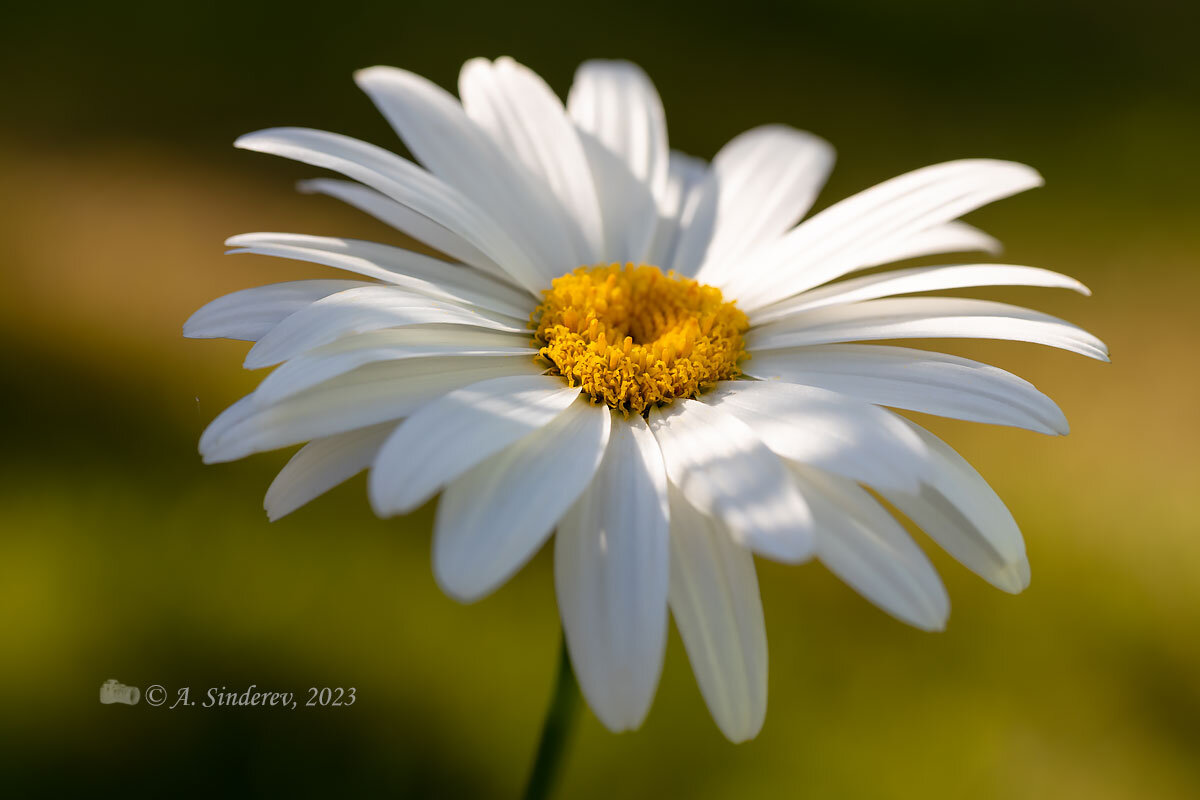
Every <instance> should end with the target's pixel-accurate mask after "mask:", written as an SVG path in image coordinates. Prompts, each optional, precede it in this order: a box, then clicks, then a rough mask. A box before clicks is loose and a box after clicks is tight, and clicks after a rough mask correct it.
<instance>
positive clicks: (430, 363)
mask: <svg viewBox="0 0 1200 800" xmlns="http://www.w3.org/2000/svg"><path fill="white" fill-rule="evenodd" d="M539 372H541V367H539V366H537V365H535V364H534V363H533V362H532V361H531V360H530V359H529V358H527V357H525V356H507V357H499V356H489V357H483V358H473V357H466V358H454V359H437V358H423V359H409V360H407V361H385V362H380V363H377V364H368V365H366V366H365V367H359V368H358V369H356V370H354V371H353V372H348V373H346V374H345V375H340V376H338V377H337V378H334V379H333V380H330V381H326V382H325V383H322V384H319V385H318V386H314V387H313V388H311V389H308V390H307V391H304V392H300V393H299V394H296V395H293V396H291V397H289V398H287V399H286V400H284V401H282V402H280V403H276V404H274V405H262V404H260V403H257V402H256V401H255V398H254V395H253V394H251V395H247V396H246V397H243V398H242V399H241V400H239V401H237V402H236V403H234V404H233V405H232V406H230V407H229V408H227V409H226V410H225V411H223V412H222V413H221V414H220V415H218V416H217V418H216V419H215V420H213V421H212V423H211V424H210V425H209V426H208V428H207V430H205V431H204V435H203V436H201V437H200V453H201V454H202V455H203V456H204V462H205V463H206V464H214V463H218V462H222V461H233V460H235V459H239V458H244V457H245V456H248V455H250V454H251V453H261V452H263V451H266V450H275V449H277V448H280V447H288V446H289V445H293V444H298V443H299V442H305V441H308V440H309V439H318V438H320V437H322V436H331V435H333V434H335V433H343V432H345V431H350V430H354V429H356V428H365V427H367V426H368V425H375V424H377V423H380V422H386V421H387V420H392V419H399V418H400V417H403V416H407V415H408V414H411V413H412V412H413V411H415V410H417V409H418V408H420V407H421V406H423V405H425V404H426V403H428V402H429V401H431V400H433V399H434V398H437V397H439V396H441V395H443V394H445V393H446V392H449V391H451V390H453V389H457V388H459V387H462V386H466V385H468V384H472V383H475V382H477V381H482V380H486V379H488V378H494V377H499V376H504V375H536V374H537V373H539Z"/></svg>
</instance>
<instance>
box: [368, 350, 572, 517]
mask: <svg viewBox="0 0 1200 800" xmlns="http://www.w3.org/2000/svg"><path fill="white" fill-rule="evenodd" d="M401 363H403V362H401ZM578 394H579V388H578V387H575V388H571V387H569V386H565V385H563V382H562V379H561V378H557V377H553V376H550V375H521V376H517V377H507V378H496V379H494V380H485V381H481V382H479V383H475V384H472V385H470V386H465V387H463V388H461V389H457V390H455V391H452V392H450V393H449V394H447V395H446V396H445V397H442V398H440V399H439V400H438V401H437V402H436V403H430V404H428V405H426V406H424V407H423V408H421V409H420V410H419V411H418V412H417V413H415V414H413V415H412V416H411V417H409V418H408V419H406V420H405V421H404V423H403V424H401V425H400V427H399V428H397V429H396V432H395V433H394V434H392V437H391V438H390V439H388V440H387V443H385V444H384V446H383V449H382V450H381V451H380V452H379V458H378V459H377V460H376V462H375V468H374V469H373V470H372V471H371V479H370V482H369V483H368V489H369V490H370V495H371V505H372V506H373V507H374V508H375V513H377V514H378V515H379V516H381V517H382V516H391V515H393V514H405V513H407V512H409V511H412V510H413V509H414V508H416V507H417V506H419V505H421V504H422V503H424V502H425V501H426V500H428V499H429V498H430V497H433V495H434V494H436V493H437V491H438V490H439V489H441V488H442V487H443V486H444V485H446V484H447V483H450V482H451V481H453V480H454V479H455V478H457V477H458V476H459V475H462V474H463V473H464V472H466V471H467V470H468V469H470V468H471V467H473V466H475V465H476V464H478V463H479V462H480V461H482V460H483V459H485V458H487V457H488V456H490V455H492V454H493V453H497V452H499V451H500V450H502V449H503V448H505V447H507V446H508V445H510V444H512V443H513V442H515V441H517V440H518V439H520V438H521V437H522V436H526V435H528V434H529V433H532V432H533V431H535V430H537V429H538V428H541V427H543V426H544V425H548V424H549V423H550V421H551V420H553V419H554V418H555V417H557V416H558V415H559V414H561V413H562V412H563V411H564V410H565V409H566V407H567V406H569V405H570V404H571V402H572V401H573V400H574V399H575V397H576V396H577V395H578ZM572 499H574V498H572Z"/></svg>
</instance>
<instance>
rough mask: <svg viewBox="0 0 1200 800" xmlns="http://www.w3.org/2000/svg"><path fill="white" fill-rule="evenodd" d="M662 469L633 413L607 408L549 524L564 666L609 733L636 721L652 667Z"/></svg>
mask: <svg viewBox="0 0 1200 800" xmlns="http://www.w3.org/2000/svg"><path fill="white" fill-rule="evenodd" d="M668 528H669V517H668V505H667V473H666V470H665V468H664V467H663V460H662V453H661V452H660V451H659V449H658V444H657V443H656V442H655V441H654V435H653V434H651V433H650V429H649V428H648V427H646V423H645V422H644V421H643V420H642V418H641V417H639V416H630V417H629V419H628V420H624V419H622V418H621V417H620V416H617V415H615V414H614V415H613V419H612V435H611V436H610V437H609V440H608V448H607V450H605V453H604V460H603V461H602V462H601V463H600V468H599V470H597V472H596V477H595V480H594V481H592V485H591V486H589V487H588V489H587V490H586V491H585V492H584V493H583V494H582V495H580V497H579V499H578V500H577V501H576V502H575V505H573V506H572V507H571V510H570V511H568V512H567V514H566V515H565V516H564V517H563V518H562V520H561V521H560V522H559V524H558V533H557V534H555V539H554V584H555V587H556V590H557V594H558V610H559V614H560V615H561V616H562V623H563V630H564V632H565V635H566V639H567V647H568V649H569V650H570V653H571V663H572V664H573V665H574V668H575V675H576V677H578V678H579V685H580V688H581V689H582V690H583V694H584V697H586V698H587V701H588V705H589V706H591V708H592V710H593V711H595V712H596V716H597V717H599V718H600V721H601V722H603V723H604V724H605V726H606V727H608V729H609V730H611V731H614V732H619V731H623V730H632V729H634V728H637V727H639V726H640V725H641V724H642V720H644V719H645V718H646V712H647V711H649V710H650V703H651V701H652V700H653V699H654V690H655V689H656V688H657V686H658V678H659V674H660V673H661V672H662V660H663V650H664V648H665V646H666V635H667V586H668V579H669V575H670V566H669V559H668V552H669V546H670V545H669V538H668Z"/></svg>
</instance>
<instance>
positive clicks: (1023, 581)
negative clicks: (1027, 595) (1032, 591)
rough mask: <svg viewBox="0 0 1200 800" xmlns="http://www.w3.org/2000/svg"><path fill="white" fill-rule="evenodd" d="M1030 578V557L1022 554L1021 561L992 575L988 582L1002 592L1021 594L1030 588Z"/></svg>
mask: <svg viewBox="0 0 1200 800" xmlns="http://www.w3.org/2000/svg"><path fill="white" fill-rule="evenodd" d="M1029 578H1030V572H1029V559H1027V558H1026V557H1025V556H1021V558H1020V560H1019V561H1015V562H1013V563H1012V564H1009V565H1008V566H1006V567H1004V568H1002V569H1000V570H997V571H996V572H994V573H993V574H992V575H990V576H989V580H988V582H989V583H991V584H992V585H993V586H995V587H996V588H997V589H999V590H1000V591H1002V592H1008V593H1009V594H1020V593H1021V592H1023V591H1025V590H1026V589H1028V588H1029Z"/></svg>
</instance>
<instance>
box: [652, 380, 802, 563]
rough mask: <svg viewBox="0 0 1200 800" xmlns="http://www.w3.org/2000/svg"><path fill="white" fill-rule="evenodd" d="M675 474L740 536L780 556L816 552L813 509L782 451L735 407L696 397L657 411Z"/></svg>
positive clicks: (798, 557) (701, 505)
mask: <svg viewBox="0 0 1200 800" xmlns="http://www.w3.org/2000/svg"><path fill="white" fill-rule="evenodd" d="M649 422H650V430H652V431H653V432H654V438H655V439H657V440H658V444H659V446H660V447H661V448H662V452H663V461H664V463H665V464H666V466H667V475H668V476H669V477H670V479H671V482H672V483H673V484H675V485H676V486H678V487H679V490H680V491H681V492H683V495H684V497H686V498H687V499H688V502H690V503H692V504H693V505H695V506H696V507H697V508H698V509H700V510H701V511H703V512H704V513H706V514H711V515H713V516H715V517H717V518H718V519H720V520H721V521H722V522H723V523H724V524H725V525H726V526H727V527H728V528H729V530H730V532H731V533H732V534H733V536H734V538H735V539H737V541H738V542H739V543H741V544H743V545H745V546H747V547H749V548H751V549H753V550H754V551H755V552H757V553H760V554H762V555H764V556H767V557H768V558H773V559H776V560H779V561H788V562H797V561H803V560H805V559H807V558H808V557H809V556H811V555H812V544H813V543H812V516H811V514H809V511H808V506H807V505H806V504H805V502H804V499H803V498H802V497H801V496H800V494H799V493H798V492H797V491H796V487H795V484H794V483H793V481H792V479H791V476H789V475H788V472H787V469H786V468H785V467H784V465H783V462H782V461H780V459H779V457H778V456H776V455H775V454H774V453H772V452H771V451H770V450H769V449H767V446H766V445H764V444H763V443H762V441H760V440H759V438H758V437H757V436H756V435H755V434H754V432H753V431H752V430H751V429H750V427H749V426H747V425H746V424H745V423H744V422H742V421H741V420H739V419H737V418H736V417H734V416H733V415H731V414H729V413H727V412H725V411H723V410H718V409H716V408H713V407H711V406H708V405H705V404H704V403H699V402H696V401H694V400H676V401H675V402H674V403H672V404H671V405H670V406H667V407H666V408H655V409H654V410H653V411H651V412H650V418H649Z"/></svg>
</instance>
